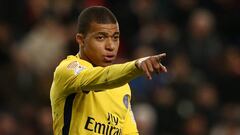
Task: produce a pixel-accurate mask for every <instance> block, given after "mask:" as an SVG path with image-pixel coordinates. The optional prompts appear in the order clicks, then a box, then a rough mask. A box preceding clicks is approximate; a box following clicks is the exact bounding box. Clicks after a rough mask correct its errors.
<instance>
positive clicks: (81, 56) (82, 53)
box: [78, 49, 96, 67]
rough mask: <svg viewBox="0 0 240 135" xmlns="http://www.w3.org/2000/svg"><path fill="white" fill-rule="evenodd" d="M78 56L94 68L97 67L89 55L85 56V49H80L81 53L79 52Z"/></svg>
mask: <svg viewBox="0 0 240 135" xmlns="http://www.w3.org/2000/svg"><path fill="white" fill-rule="evenodd" d="M78 56H79V58H80V59H82V60H85V61H88V62H89V63H91V64H92V65H93V66H94V67H95V66H96V65H95V64H94V63H93V62H92V60H91V59H89V58H88V57H87V55H86V54H85V52H84V51H83V49H80V51H79V52H78Z"/></svg>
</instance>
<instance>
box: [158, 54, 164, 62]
mask: <svg viewBox="0 0 240 135" xmlns="http://www.w3.org/2000/svg"><path fill="white" fill-rule="evenodd" d="M164 57H166V53H161V54H159V55H156V58H157V60H158V61H159V62H160V61H161V60H162V58H164Z"/></svg>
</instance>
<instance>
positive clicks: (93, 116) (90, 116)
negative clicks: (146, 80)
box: [50, 55, 142, 135]
mask: <svg viewBox="0 0 240 135" xmlns="http://www.w3.org/2000/svg"><path fill="white" fill-rule="evenodd" d="M140 74H142V71H140V70H139V69H138V68H137V67H136V66H135V61H131V62H127V63H124V64H114V65H111V66H107V67H93V66H92V64H91V63H89V62H87V61H85V60H82V59H80V58H79V56H78V55H76V56H73V55H71V56H68V57H67V58H66V59H64V60H63V61H62V62H61V63H60V64H59V65H58V67H57V68H56V70H55V72H54V79H53V83H52V87H51V91H50V99H51V106H52V116H53V132H54V135H100V134H101V135H138V131H137V127H136V122H135V120H134V117H133V114H132V110H131V105H130V100H131V91H130V87H129V85H128V84H127V82H129V81H130V80H132V79H133V78H135V77H137V76H139V75H140Z"/></svg>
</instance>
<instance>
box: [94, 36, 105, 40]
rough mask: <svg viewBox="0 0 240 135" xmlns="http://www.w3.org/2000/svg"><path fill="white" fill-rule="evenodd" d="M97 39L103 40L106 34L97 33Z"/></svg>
mask: <svg viewBox="0 0 240 135" xmlns="http://www.w3.org/2000/svg"><path fill="white" fill-rule="evenodd" d="M96 39H97V40H98V41H102V40H104V39H105V36H104V35H97V36H96Z"/></svg>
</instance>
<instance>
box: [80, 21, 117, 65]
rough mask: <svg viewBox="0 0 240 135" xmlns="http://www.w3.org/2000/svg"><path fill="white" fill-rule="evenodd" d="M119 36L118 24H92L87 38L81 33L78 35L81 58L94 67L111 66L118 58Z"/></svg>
mask: <svg viewBox="0 0 240 135" xmlns="http://www.w3.org/2000/svg"><path fill="white" fill-rule="evenodd" d="M119 36H120V32H119V27H118V24H98V23H95V22H92V23H91V24H90V29H89V31H88V32H87V34H86V35H85V36H84V35H83V34H80V33H78V34H77V35H76V40H77V42H78V44H79V46H80V57H81V58H82V59H84V60H86V61H89V62H90V63H92V64H93V65H94V66H102V67H106V66H109V65H111V64H112V63H113V61H114V60H115V59H116V56H117V52H118V48H119Z"/></svg>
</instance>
